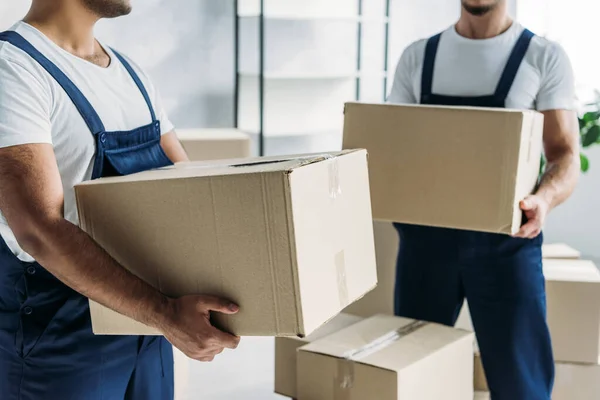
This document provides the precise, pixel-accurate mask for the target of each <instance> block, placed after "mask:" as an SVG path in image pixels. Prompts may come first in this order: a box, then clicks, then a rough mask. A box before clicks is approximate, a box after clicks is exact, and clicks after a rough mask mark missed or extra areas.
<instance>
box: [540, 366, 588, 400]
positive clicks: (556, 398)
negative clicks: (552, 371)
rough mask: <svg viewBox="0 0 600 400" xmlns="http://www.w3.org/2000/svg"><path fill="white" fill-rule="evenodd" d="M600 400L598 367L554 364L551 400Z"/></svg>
mask: <svg viewBox="0 0 600 400" xmlns="http://www.w3.org/2000/svg"><path fill="white" fill-rule="evenodd" d="M591 399H600V366H599V365H583V364H567V363H557V364H556V377H555V379H554V391H553V392H552V400H591Z"/></svg>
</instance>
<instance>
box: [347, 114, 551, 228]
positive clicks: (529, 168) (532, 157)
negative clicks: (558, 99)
mask: <svg viewBox="0 0 600 400" xmlns="http://www.w3.org/2000/svg"><path fill="white" fill-rule="evenodd" d="M542 129H543V116H542V114H540V113H537V112H535V111H516V110H507V109H482V108H470V107H441V106H422V105H393V104H364V103H347V104H346V107H345V116H344V142H343V146H344V148H366V149H367V150H368V151H369V155H370V164H369V171H370V178H371V196H372V202H373V217H374V218H375V219H378V220H384V221H395V222H403V223H408V224H417V225H427V226H439V227H449V228H458V229H468V230H475V231H485V232H496V233H505V234H510V233H516V232H517V231H518V230H519V228H520V226H521V220H522V212H521V210H520V208H519V201H520V200H522V199H523V198H524V197H526V196H527V195H528V194H530V193H531V192H532V190H533V189H534V187H535V185H536V182H537V178H538V174H539V168H540V155H541V151H542Z"/></svg>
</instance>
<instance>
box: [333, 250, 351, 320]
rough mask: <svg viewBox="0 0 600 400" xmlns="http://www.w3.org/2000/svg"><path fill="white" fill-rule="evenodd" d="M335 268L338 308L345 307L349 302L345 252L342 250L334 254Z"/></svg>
mask: <svg viewBox="0 0 600 400" xmlns="http://www.w3.org/2000/svg"><path fill="white" fill-rule="evenodd" d="M334 262H335V270H336V275H337V288H338V295H339V299H340V308H341V309H342V308H346V306H348V305H349V304H350V296H349V295H348V278H347V276H346V253H345V252H344V250H342V251H340V252H338V253H337V254H336V255H335V260H334Z"/></svg>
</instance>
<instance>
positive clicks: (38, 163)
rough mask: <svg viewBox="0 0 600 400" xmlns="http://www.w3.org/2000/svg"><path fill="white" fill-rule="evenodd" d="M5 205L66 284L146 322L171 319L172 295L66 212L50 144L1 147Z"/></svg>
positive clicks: (1, 201)
mask: <svg viewBox="0 0 600 400" xmlns="http://www.w3.org/2000/svg"><path fill="white" fill-rule="evenodd" d="M0 209H1V210H2V213H3V214H4V216H5V217H6V219H7V221H8V224H9V226H10V228H11V229H12V230H13V232H14V234H15V236H16V238H17V241H18V242H19V244H20V245H21V247H22V248H23V250H25V251H26V252H27V253H29V254H30V255H31V256H32V257H34V258H35V259H36V260H37V261H38V262H39V263H40V264H41V265H42V266H43V267H44V268H46V269H47V270H48V271H50V273H52V274H53V275H54V276H56V277H57V278H58V279H59V280H61V281H62V282H63V283H65V284H66V285H67V286H69V287H71V288H73V289H74V290H76V291H77V292H79V293H81V294H83V295H84V296H87V297H89V298H91V299H93V300H95V301H97V302H99V303H101V304H103V305H105V306H107V307H109V308H111V309H114V310H116V311H118V312H120V313H122V314H124V315H127V316H129V317H132V318H134V319H136V320H138V321H141V322H143V323H145V324H147V325H150V326H154V327H158V328H162V327H163V325H165V324H166V323H167V321H165V318H164V317H163V316H164V315H168V314H169V313H168V312H167V309H168V307H169V301H168V299H167V298H166V297H165V296H163V295H162V294H160V293H159V292H158V291H157V290H155V289H154V288H152V287H151V286H149V285H148V284H146V283H145V282H143V281H142V280H141V279H139V278H137V277H136V276H134V275H133V274H131V273H129V272H128V271H127V270H125V269H124V268H123V267H121V266H120V265H119V264H118V263H117V262H116V261H115V260H113V259H112V258H111V257H110V256H109V255H108V254H107V253H106V252H105V251H104V250H103V249H102V248H100V247H99V246H98V245H97V244H96V243H95V242H94V241H93V240H92V239H91V238H90V237H89V236H88V235H87V234H86V233H85V232H83V231H82V230H81V229H80V228H78V227H77V226H75V225H73V224H72V223H70V222H69V221H67V220H65V219H64V218H63V188H62V183H61V179H60V175H59V172H58V168H57V165H56V159H55V157H54V152H53V150H52V147H51V146H50V145H47V144H34V145H21V146H13V147H7V148H3V149H0Z"/></svg>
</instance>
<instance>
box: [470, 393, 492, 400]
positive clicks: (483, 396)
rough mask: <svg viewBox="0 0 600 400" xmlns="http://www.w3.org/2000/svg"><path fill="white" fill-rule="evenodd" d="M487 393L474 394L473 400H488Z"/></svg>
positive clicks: (488, 395)
mask: <svg viewBox="0 0 600 400" xmlns="http://www.w3.org/2000/svg"><path fill="white" fill-rule="evenodd" d="M490 399H491V397H490V393H489V392H475V397H474V400H490Z"/></svg>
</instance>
